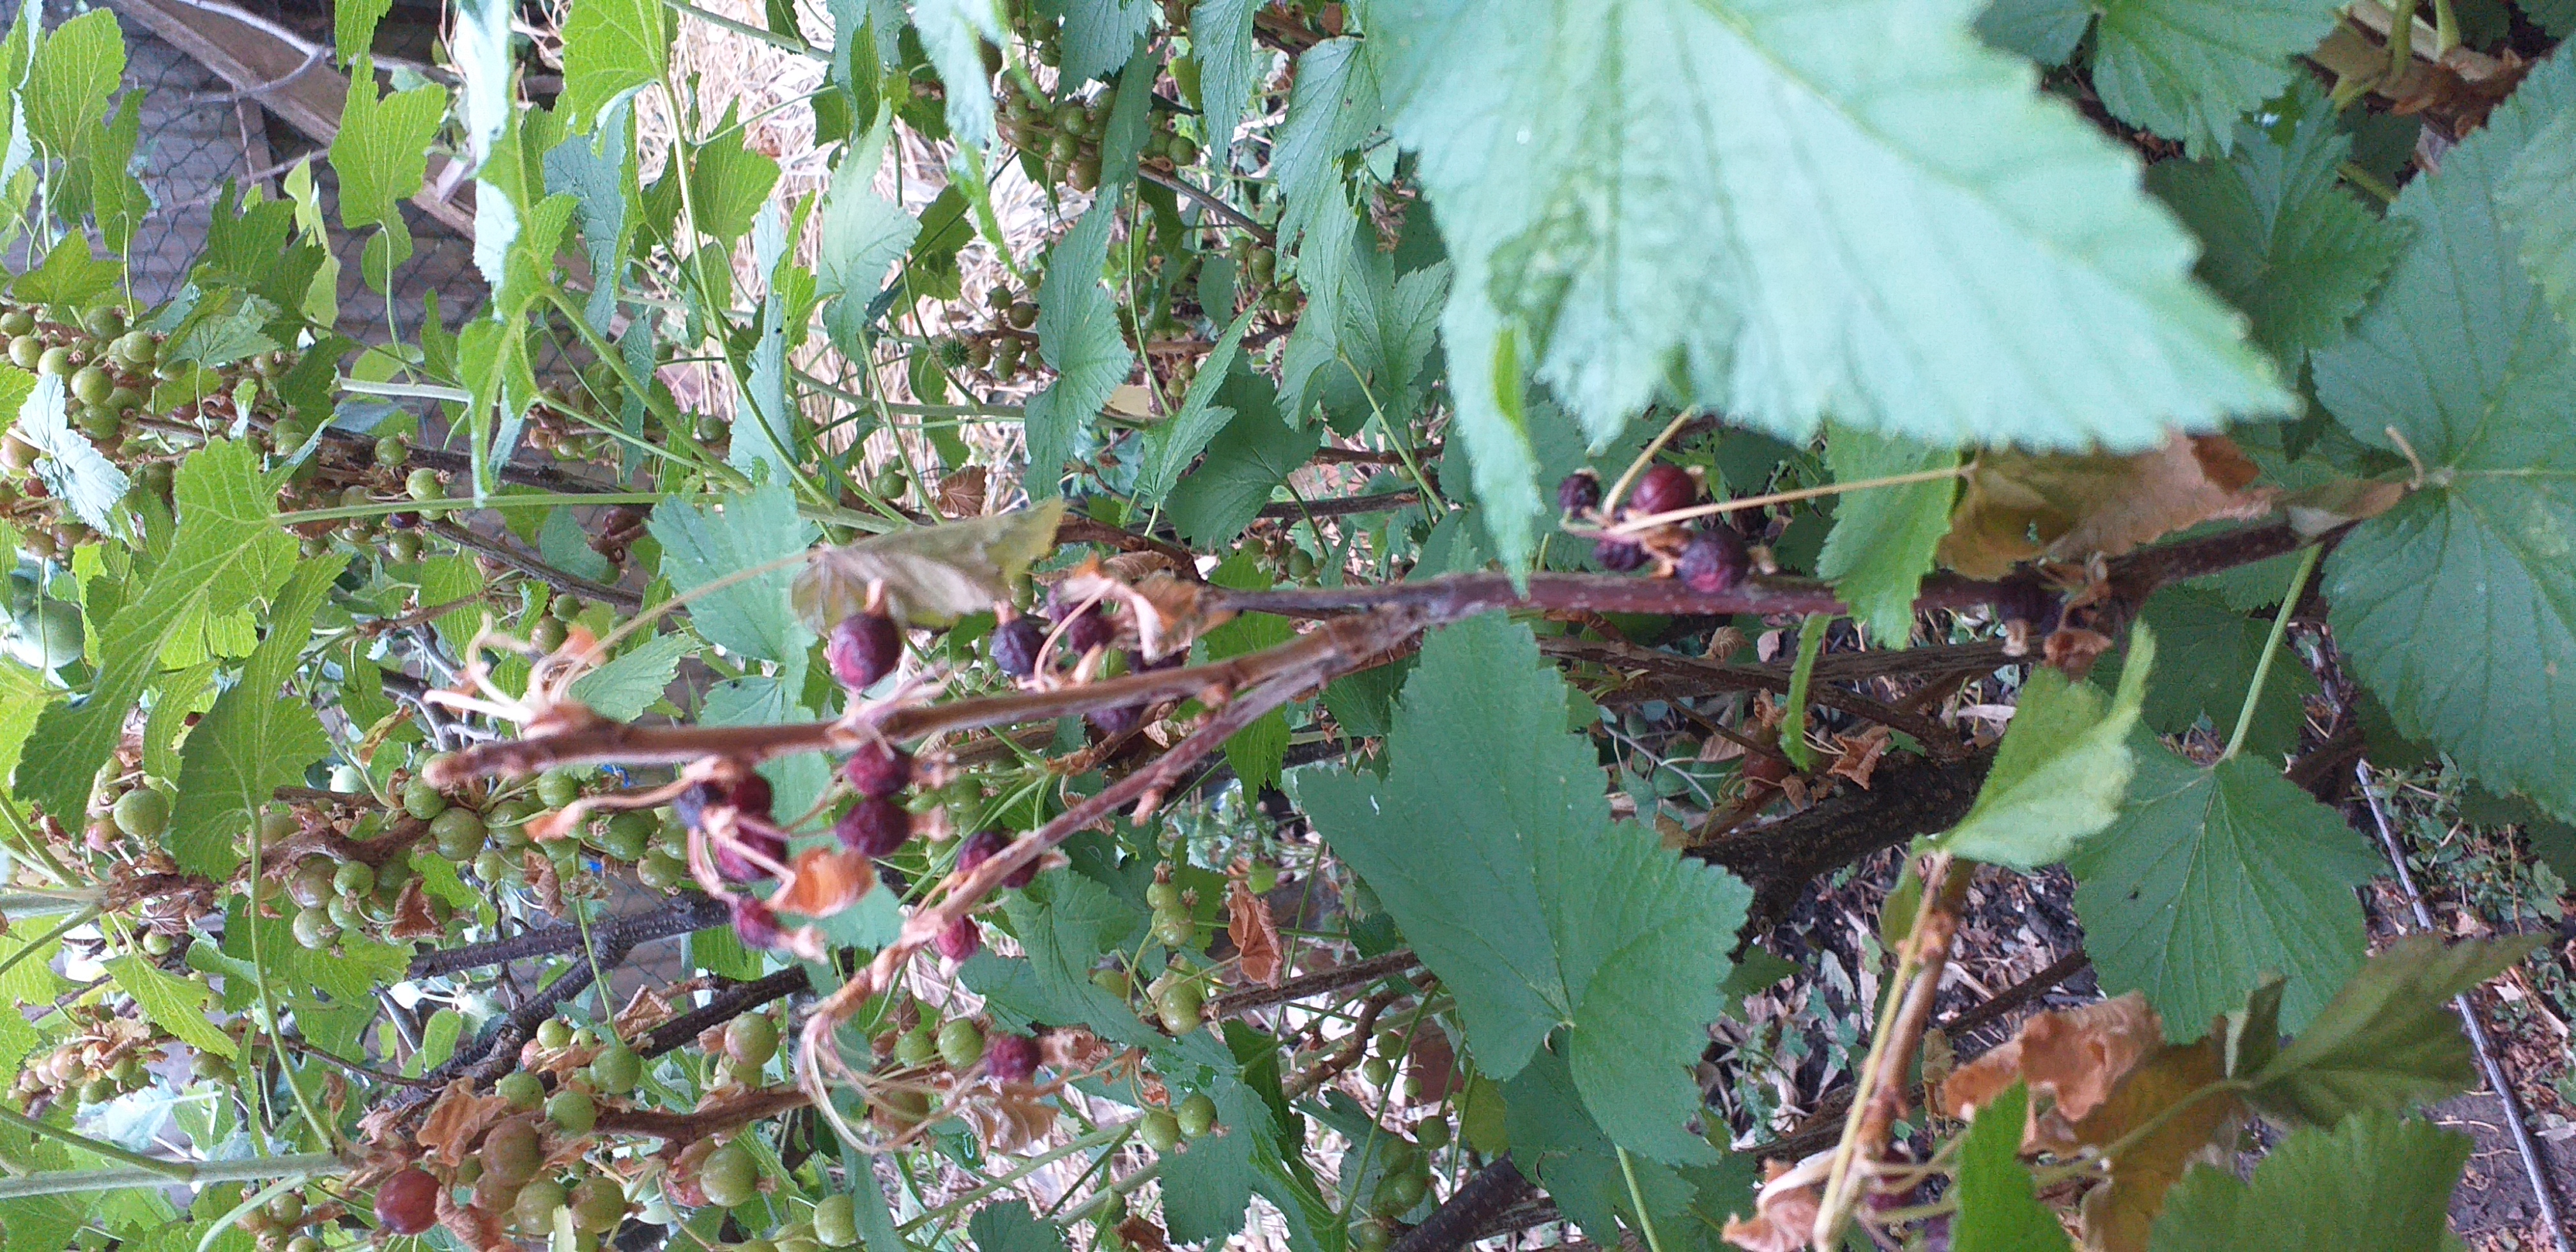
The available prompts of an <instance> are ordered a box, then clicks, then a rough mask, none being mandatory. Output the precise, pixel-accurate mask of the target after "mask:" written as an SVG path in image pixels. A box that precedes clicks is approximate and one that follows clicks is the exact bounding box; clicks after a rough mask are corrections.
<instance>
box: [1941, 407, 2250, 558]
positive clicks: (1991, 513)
mask: <svg viewBox="0 0 2576 1252" xmlns="http://www.w3.org/2000/svg"><path fill="white" fill-rule="evenodd" d="M2255 473H2256V470H2255V466H2254V463H2253V462H2252V461H2250V460H2247V459H2246V457H2245V454H2244V453H2242V452H2240V451H2238V450H2237V448H2236V445H2235V444H2233V443H2231V442H2229V441H2228V440H2227V439H2226V438H2225V437H2224V436H2220V435H2188V436H2186V435H2176V436H2174V437H2172V438H2170V439H2168V440H2166V442H2165V444H2164V446H2163V447H2161V448H2157V449H2155V450H2153V451H2149V452H2140V453H2135V454H2131V455H2127V456H2114V455H2110V454H2107V453H2094V454H2088V455H2081V456H2068V455H2054V454H2053V455H2035V454H2031V453H2024V452H2015V451H2012V450H2010V449H1999V450H1996V451H1992V452H1988V453H1986V454H1984V455H1982V456H1980V457H1978V459H1977V463H1976V464H1975V465H1974V466H1972V467H1970V469H1969V472H1968V481H1967V485H1966V487H1965V488H1964V489H1963V490H1962V491H1961V492H1960V493H1959V503H1958V505H1957V507H1956V508H1954V509H1952V510H1951V513H1950V533H1949V534H1948V535H1946V536H1944V537H1943V538H1942V540H1941V549H1940V556H1941V563H1942V564H1944V565H1947V566H1949V567H1950V568H1952V569H1954V570H1957V571H1959V572H1960V573H1962V574H1966V575H1968V576H1969V577H1971V578H1996V577H2000V576H2002V575H2003V573H2004V572H2005V571H2006V570H2008V569H2010V568H2011V567H2012V565H2013V564H2014V563H2015V562H2017V561H2023V560H2028V559H2030V558H2032V557H2038V556H2046V557H2050V558H2053V559H2059V560H2072V559H2078V558H2081V557H2085V556H2089V555H2094V554H2101V555H2107V556H2117V555H2119V554H2120V553H2123V552H2126V551H2129V550H2130V549H2132V548H2135V547H2137V546H2138V545H2139V544H2142V543H2146V542H2149V541H2150V540H2153V539H2156V538H2157V537H2159V536H2162V535H2167V534H2171V533H2172V532H2174V531H2177V530H2181V529H2182V528H2184V527H2186V526H2192V525H2195V524H2197V523H2200V522H2205V521H2210V520H2212V519H2215V518H2247V517H2260V516H2262V515H2264V514H2265V513H2268V512H2270V511H2271V509H2272V500H2273V493H2272V492H2271V491H2270V490H2269V489H2262V488H2253V489H2249V486H2250V484H2251V483H2252V482H2253V481H2254V476H2255Z"/></svg>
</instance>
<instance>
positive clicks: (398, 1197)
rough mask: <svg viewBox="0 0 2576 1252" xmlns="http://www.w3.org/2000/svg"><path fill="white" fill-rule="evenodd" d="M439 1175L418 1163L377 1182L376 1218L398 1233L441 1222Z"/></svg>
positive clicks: (426, 1227)
mask: <svg viewBox="0 0 2576 1252" xmlns="http://www.w3.org/2000/svg"><path fill="white" fill-rule="evenodd" d="M438 1192H439V1186H438V1179H436V1178H434V1177H431V1176H430V1173H429V1171H427V1170H425V1169H422V1168H420V1167H419V1166H417V1165H415V1166H412V1167H411V1168H409V1169H405V1170H399V1171H396V1172H395V1174H394V1176H393V1177H391V1178H388V1179H386V1180H384V1181H383V1182H380V1183H378V1184H376V1221H377V1222H378V1223H380V1224H382V1225H383V1226H384V1228H385V1229H387V1230H390V1231H392V1232H394V1233H395V1234H398V1235H416V1234H419V1233H421V1232H422V1231H424V1230H427V1229H429V1228H430V1227H432V1226H435V1225H437V1224H438Z"/></svg>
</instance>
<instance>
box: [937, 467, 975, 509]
mask: <svg viewBox="0 0 2576 1252" xmlns="http://www.w3.org/2000/svg"><path fill="white" fill-rule="evenodd" d="M985 482H986V471H985V469H984V467H983V466H981V465H969V466H967V467H966V468H964V469H962V470H959V471H957V472H956V473H954V474H950V475H949V476H947V477H945V478H942V479H940V480H939V512H940V514H941V515H942V516H945V517H974V516H976V515H977V514H979V513H982V512H983V511H984V488H985Z"/></svg>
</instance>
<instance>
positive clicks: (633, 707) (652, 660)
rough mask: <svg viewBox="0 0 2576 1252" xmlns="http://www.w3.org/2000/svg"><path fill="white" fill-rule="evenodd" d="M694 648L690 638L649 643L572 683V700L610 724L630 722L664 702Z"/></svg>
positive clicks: (666, 638)
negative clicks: (655, 703)
mask: <svg viewBox="0 0 2576 1252" xmlns="http://www.w3.org/2000/svg"><path fill="white" fill-rule="evenodd" d="M691 646H692V641H691V640H690V638H689V637H688V636H687V635H678V634H673V635H662V636H659V637H657V638H653V639H648V640H646V641H645V642H644V643H643V644H641V645H639V646H637V647H635V648H633V649H631V650H629V651H628V652H627V653H626V654H625V655H624V656H620V657H617V658H616V659H614V660H611V661H609V662H608V663H607V664H605V665H602V666H600V667H599V668H598V669H595V670H592V671H591V672H589V673H587V674H584V675H582V676H581V677H579V678H576V679H574V680H573V684H572V698H573V699H575V700H579V701H581V702H582V703H583V704H587V705H589V706H590V710H591V712H594V713H597V714H599V715H600V716H601V717H605V718H608V719H609V720H611V721H618V722H631V721H633V720H635V719H636V718H638V717H641V716H643V714H644V710H646V709H649V708H651V707H653V704H654V702H655V701H657V700H660V699H661V698H662V692H663V690H664V689H666V688H668V687H669V686H670V685H671V679H672V678H673V677H674V676H676V675H677V674H678V673H679V672H680V658H681V657H682V656H684V655H686V654H687V653H688V651H689V649H690V647H691Z"/></svg>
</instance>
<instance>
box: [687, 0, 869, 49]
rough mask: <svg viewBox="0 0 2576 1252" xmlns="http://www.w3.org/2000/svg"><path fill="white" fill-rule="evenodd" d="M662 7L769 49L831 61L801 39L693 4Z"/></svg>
mask: <svg viewBox="0 0 2576 1252" xmlns="http://www.w3.org/2000/svg"><path fill="white" fill-rule="evenodd" d="M662 7H664V8H667V9H669V10H671V11H672V12H674V13H679V14H684V15H686V16H689V17H694V18H696V19H698V20H699V21H701V22H704V23H706V24H707V25H709V26H713V27H717V28H719V29H722V30H729V31H732V32H733V33H735V34H737V35H740V36H742V37H743V38H745V39H757V40H759V41H760V42H762V43H765V44H768V45H769V46H770V47H773V48H784V49H786V50H787V51H789V52H793V53H795V54H797V55H798V56H807V57H812V58H814V59H815V60H817V61H829V60H831V59H832V54H831V53H829V52H826V51H824V50H822V49H820V48H816V47H815V46H814V45H812V44H810V43H807V42H805V41H804V40H802V39H796V38H792V37H790V36H787V35H782V34H779V33H778V32H776V31H774V30H764V29H762V28H760V27H758V26H754V25H752V24H750V23H749V22H737V21H735V20H733V19H732V18H729V17H726V16H724V15H723V14H720V13H709V12H707V11H706V10H705V9H701V8H699V7H698V6H696V5H694V4H688V3H684V2H683V0H662Z"/></svg>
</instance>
